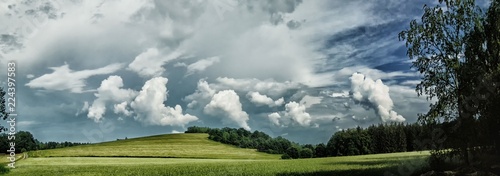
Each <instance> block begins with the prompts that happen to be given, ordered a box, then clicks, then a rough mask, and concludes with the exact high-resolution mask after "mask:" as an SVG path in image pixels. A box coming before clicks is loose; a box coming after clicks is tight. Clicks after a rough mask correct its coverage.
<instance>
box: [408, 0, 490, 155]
mask: <svg viewBox="0 0 500 176" xmlns="http://www.w3.org/2000/svg"><path fill="white" fill-rule="evenodd" d="M498 4H499V2H498V1H491V4H490V7H489V8H488V9H487V12H486V13H483V9H481V8H480V7H479V6H477V5H476V3H475V1H474V0H460V1H456V0H439V4H438V5H436V6H434V7H430V6H427V5H425V6H424V8H423V10H424V13H423V15H422V18H421V19H420V20H419V22H417V20H413V21H411V22H410V28H409V29H407V30H404V31H402V32H401V33H400V34H399V38H400V39H401V40H404V41H406V47H407V48H408V51H407V55H408V56H409V58H410V59H411V60H413V67H414V68H416V69H417V70H418V71H419V72H420V73H421V74H422V76H423V77H422V81H421V83H420V84H418V85H417V87H416V91H417V93H418V95H419V96H426V97H427V99H428V100H435V101H434V102H433V103H431V105H430V109H429V111H428V112H427V113H425V114H419V121H420V122H421V123H424V124H441V127H443V128H442V130H443V131H444V133H445V134H446V136H447V137H446V140H445V141H444V142H443V145H439V146H434V147H433V149H434V150H433V151H432V153H433V155H439V156H452V155H455V154H456V153H460V155H459V156H460V158H461V159H462V160H463V161H464V162H465V163H467V164H470V163H471V159H472V158H471V157H469V155H470V153H471V152H474V151H475V150H477V149H487V148H490V147H489V146H493V147H494V148H498V138H499V137H500V132H499V124H500V123H499V120H498V115H496V114H498V113H499V110H498V107H500V106H499V105H500V104H499V103H498V101H499V100H500V99H499V93H500V91H499V88H498V87H499V86H500V85H499V82H500V81H499V79H500V74H499V73H500V71H499V70H500V69H499V58H500V57H499V56H500V54H499V52H500V47H499V46H500V43H499V41H500V40H499V39H500V38H499V35H500V30H499V29H500V27H499V19H500V18H499V5H498ZM448 149H451V150H448ZM497 151H498V149H497ZM446 153H448V154H450V155H447V154H446Z"/></svg>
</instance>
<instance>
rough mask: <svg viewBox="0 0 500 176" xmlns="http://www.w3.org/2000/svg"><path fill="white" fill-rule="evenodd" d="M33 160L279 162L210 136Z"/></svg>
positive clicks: (139, 141) (149, 140) (151, 140)
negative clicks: (62, 157) (117, 159)
mask: <svg viewBox="0 0 500 176" xmlns="http://www.w3.org/2000/svg"><path fill="white" fill-rule="evenodd" d="M29 155H30V156H31V157H58V156H65V157H66V156H93V157H94V156H99V157H101V156H108V157H160V158H223V159H279V158H280V155H271V154H267V153H262V152H257V151H256V150H255V149H243V148H238V147H235V146H231V145H226V144H221V143H219V142H215V141H211V140H209V139H208V134H168V135H158V136H150V137H143V138H135V139H127V140H119V141H112V142H105V143H99V144H92V145H82V146H75V147H68V148H60V149H52V150H41V151H33V152H29Z"/></svg>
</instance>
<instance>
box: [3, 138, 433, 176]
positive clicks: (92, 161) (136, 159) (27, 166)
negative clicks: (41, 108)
mask: <svg viewBox="0 0 500 176" xmlns="http://www.w3.org/2000/svg"><path fill="white" fill-rule="evenodd" d="M428 155H429V153H428V152H408V153H391V154H376V155H364V156H348V157H329V158H315V159H296V160H280V159H279V155H270V154H265V153H260V152H256V151H255V150H251V149H241V148H237V147H233V146H230V145H225V144H220V143H217V142H213V141H210V140H208V139H207V135H206V134H172V135H160V136H151V137H145V138H136V139H128V140H120V141H113V142H106V143H100V144H94V145H87V146H77V147H69V148H62V149H54V150H44V151H37V152H30V157H29V158H27V159H22V160H20V161H18V162H17V163H16V169H12V170H11V171H10V172H9V173H8V174H7V175H16V176H18V175H75V176H76V175H102V176H107V175H214V176H215V175H217V176H218V175H383V174H384V173H386V172H389V173H393V174H395V175H406V174H407V173H410V172H412V171H418V170H419V169H421V168H422V167H426V166H425V165H426V164H425V159H426V158H427V156H428Z"/></svg>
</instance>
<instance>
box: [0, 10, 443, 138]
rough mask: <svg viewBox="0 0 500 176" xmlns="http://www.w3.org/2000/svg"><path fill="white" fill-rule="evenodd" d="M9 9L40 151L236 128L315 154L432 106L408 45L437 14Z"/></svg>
mask: <svg viewBox="0 0 500 176" xmlns="http://www.w3.org/2000/svg"><path fill="white" fill-rule="evenodd" d="M0 4H1V6H0V11H1V14H0V15H1V16H0V20H1V21H2V26H0V35H1V37H0V65H1V67H2V68H7V63H8V62H10V61H14V62H15V63H16V77H15V79H16V83H17V84H16V103H17V105H16V108H17V113H18V117H17V118H16V121H17V123H16V127H17V130H18V131H20V130H23V131H30V132H32V133H33V134H34V137H35V138H37V139H38V140H40V141H74V142H101V141H109V140H116V139H119V138H120V139H121V138H125V137H127V138H132V137H140V136H147V135H155V134H165V133H179V132H183V131H185V130H186V129H187V127H189V126H208V127H226V126H227V127H232V128H244V129H247V130H251V131H254V130H259V131H263V132H266V133H268V134H270V135H271V136H274V137H276V136H283V137H285V138H287V139H290V140H292V141H295V142H299V143H314V144H316V143H321V142H323V143H326V142H327V141H328V139H329V138H330V137H331V135H332V134H333V133H335V132H336V131H339V130H342V129H347V128H354V127H356V126H361V127H367V126H369V125H371V124H379V123H391V122H404V123H413V122H416V121H417V114H418V113H425V112H426V111H427V110H428V106H429V102H428V101H427V100H426V98H425V97H418V96H417V94H416V92H415V86H416V84H418V83H419V82H420V75H419V73H418V72H417V71H415V70H414V69H411V67H410V66H411V60H409V58H408V57H407V56H406V47H405V44H404V42H403V41H399V40H398V37H397V34H398V33H399V32H400V31H402V30H404V29H407V28H408V27H409V23H410V21H411V20H413V19H419V18H420V17H421V15H422V13H423V11H422V7H423V5H424V4H429V5H433V4H436V2H435V1H422V0H418V1H410V0H407V1H400V0H383V1H362V0H352V1H331V0H314V1H312V0H311V1H302V0H287V1H285V0H277V1H265V0H262V1H243V0H218V1H206V0H192V1H187V0H172V1H161V0H157V1H155V0H137V1H126V0H113V1H109V0H96V1H81V0H72V1H63V0H51V1H46V0H22V1H17V0H2V1H0ZM4 24H5V25H4ZM2 70H6V69H2ZM0 77H1V78H2V79H0V84H1V85H0V86H2V87H6V86H7V72H6V71H4V72H3V73H0ZM1 123H2V124H4V126H5V122H1Z"/></svg>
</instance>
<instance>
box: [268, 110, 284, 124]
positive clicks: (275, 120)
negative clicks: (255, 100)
mask: <svg viewBox="0 0 500 176" xmlns="http://www.w3.org/2000/svg"><path fill="white" fill-rule="evenodd" d="M267 117H269V120H270V121H271V122H272V123H273V124H274V125H276V126H279V125H280V121H279V120H280V118H281V115H280V114H279V113H277V112H273V113H271V114H269V115H268V116H267Z"/></svg>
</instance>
